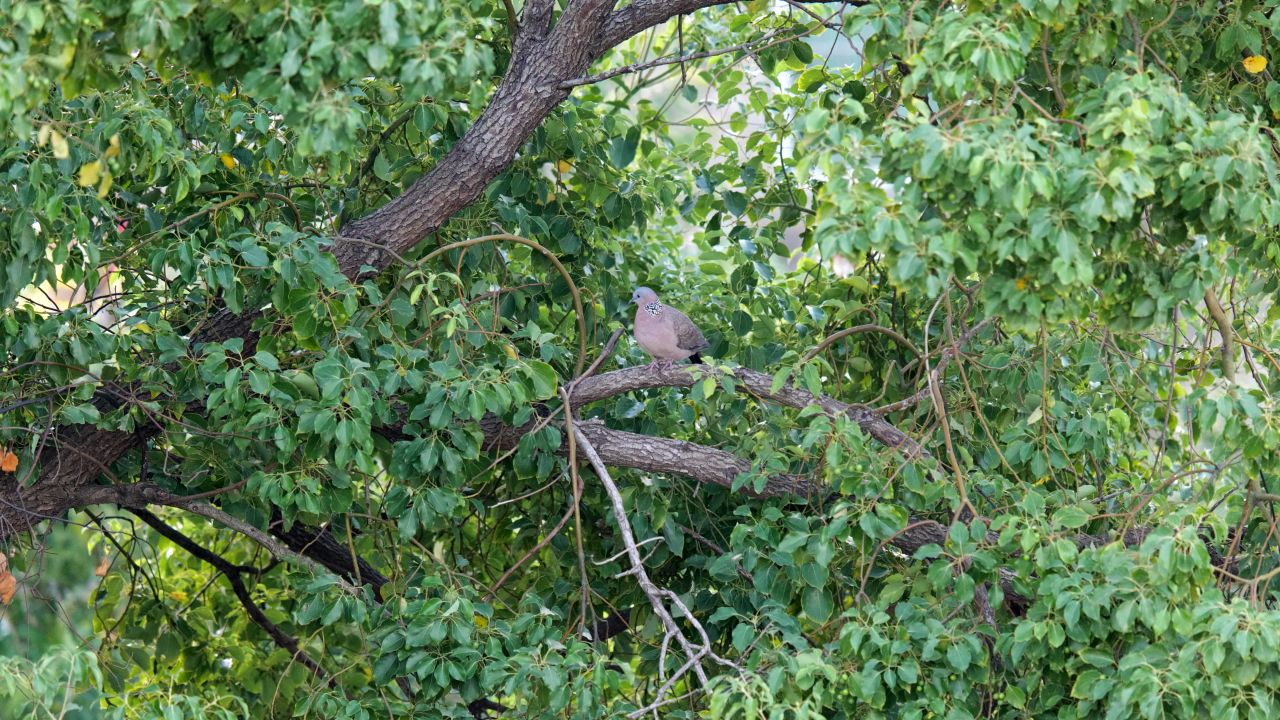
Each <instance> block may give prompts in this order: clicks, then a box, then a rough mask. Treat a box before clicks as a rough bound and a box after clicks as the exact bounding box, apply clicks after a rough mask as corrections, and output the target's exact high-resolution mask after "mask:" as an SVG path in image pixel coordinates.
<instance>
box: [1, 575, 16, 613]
mask: <svg viewBox="0 0 1280 720" xmlns="http://www.w3.org/2000/svg"><path fill="white" fill-rule="evenodd" d="M17 589H18V580H17V578H15V577H14V576H12V575H10V574H9V573H5V574H3V575H0V603H4V604H5V605H8V604H9V603H10V602H12V601H13V593H14V592H16V591H17Z"/></svg>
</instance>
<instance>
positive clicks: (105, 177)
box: [98, 170, 112, 200]
mask: <svg viewBox="0 0 1280 720" xmlns="http://www.w3.org/2000/svg"><path fill="white" fill-rule="evenodd" d="M111 182H112V180H111V171H110V170H108V171H106V172H105V173H103V174H102V182H100V183H98V199H99V200H101V199H102V198H104V197H106V196H107V192H108V191H109V190H111Z"/></svg>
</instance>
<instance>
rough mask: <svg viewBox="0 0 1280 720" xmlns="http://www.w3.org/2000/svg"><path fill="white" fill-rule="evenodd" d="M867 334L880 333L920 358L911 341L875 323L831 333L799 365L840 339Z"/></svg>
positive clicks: (918, 351)
mask: <svg viewBox="0 0 1280 720" xmlns="http://www.w3.org/2000/svg"><path fill="white" fill-rule="evenodd" d="M867 332H875V333H880V334H881V335H888V336H889V337H891V338H893V339H894V340H895V341H897V343H898V344H899V345H901V346H903V347H905V348H906V349H908V350H910V351H911V354H912V355H915V356H916V357H920V350H919V349H917V348H916V346H915V345H912V344H911V341H910V340H908V339H906V338H905V337H903V335H902V334H901V333H899V332H898V331H897V330H894V329H892V328H887V327H884V326H883V325H876V324H875V323H868V324H866V325H857V326H854V327H851V328H845V329H843V330H837V331H836V332H833V333H831V334H830V335H828V336H827V337H826V339H824V340H823V341H822V342H820V343H818V344H817V345H816V346H814V348H813V349H812V350H810V351H809V352H807V353H805V354H804V357H802V358H800V364H801V365H803V364H804V363H807V362H809V361H810V360H812V359H814V358H815V357H817V356H818V354H819V353H821V352H822V351H823V350H826V349H827V348H829V347H831V344H832V343H834V342H836V341H838V340H840V339H841V338H846V337H849V336H850V335H858V334H860V333H867Z"/></svg>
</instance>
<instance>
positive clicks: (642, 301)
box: [631, 287, 658, 307]
mask: <svg viewBox="0 0 1280 720" xmlns="http://www.w3.org/2000/svg"><path fill="white" fill-rule="evenodd" d="M657 301H658V293H656V292H654V291H652V290H650V289H649V288H647V287H638V288H636V291H635V292H633V293H631V302H633V303H635V304H637V305H639V306H641V307H644V306H645V305H648V304H649V303H651V302H657Z"/></svg>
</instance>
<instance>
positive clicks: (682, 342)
mask: <svg viewBox="0 0 1280 720" xmlns="http://www.w3.org/2000/svg"><path fill="white" fill-rule="evenodd" d="M631 302H633V303H635V304H636V324H635V328H634V332H635V338H636V343H638V344H639V345H640V347H641V349H643V350H644V351H645V352H646V353H649V355H650V356H651V357H652V358H653V362H652V363H651V364H650V365H649V367H650V368H651V369H655V368H657V367H658V366H660V365H670V364H672V363H674V362H675V361H676V360H684V359H685V358H688V359H689V361H690V362H693V363H701V362H702V356H701V355H699V353H701V352H703V351H705V350H706V349H707V348H709V347H711V343H709V342H707V339H706V338H705V337H703V336H702V331H701V330H699V329H698V326H697V325H694V324H693V321H692V320H690V319H689V317H688V316H687V315H685V314H684V313H682V312H680V311H679V310H677V309H675V308H673V307H667V306H666V305H663V304H662V303H661V302H659V301H658V294H657V293H655V292H654V291H652V290H650V289H649V288H647V287H638V288H636V290H635V292H633V293H631Z"/></svg>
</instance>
